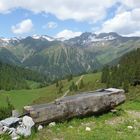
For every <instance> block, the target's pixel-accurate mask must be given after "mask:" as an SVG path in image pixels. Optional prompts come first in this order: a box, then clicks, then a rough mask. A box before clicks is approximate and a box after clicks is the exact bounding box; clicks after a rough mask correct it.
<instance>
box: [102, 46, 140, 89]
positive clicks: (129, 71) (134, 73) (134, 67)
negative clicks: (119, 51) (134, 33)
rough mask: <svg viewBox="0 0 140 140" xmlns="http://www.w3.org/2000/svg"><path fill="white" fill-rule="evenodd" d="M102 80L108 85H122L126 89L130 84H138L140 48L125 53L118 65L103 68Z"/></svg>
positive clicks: (139, 79)
mask: <svg viewBox="0 0 140 140" xmlns="http://www.w3.org/2000/svg"><path fill="white" fill-rule="evenodd" d="M102 82H105V83H107V86H108V87H110V86H111V87H116V88H119V87H123V88H124V89H126V88H127V89H126V90H127V91H128V88H129V86H130V84H131V85H135V86H136V85H137V84H140V49H136V50H134V51H132V52H129V53H127V54H125V55H124V56H123V57H122V58H121V59H120V61H119V62H118V65H116V66H113V67H111V68H109V67H107V66H106V67H105V68H104V69H103V75H102Z"/></svg>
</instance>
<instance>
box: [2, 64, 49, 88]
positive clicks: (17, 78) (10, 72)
mask: <svg viewBox="0 0 140 140" xmlns="http://www.w3.org/2000/svg"><path fill="white" fill-rule="evenodd" d="M45 82H47V78H46V77H45V76H44V75H41V74H39V73H37V72H34V71H31V70H28V69H25V68H21V67H18V66H14V65H10V64H6V63H2V62H0V90H13V89H29V88H30V85H31V84H33V83H45Z"/></svg>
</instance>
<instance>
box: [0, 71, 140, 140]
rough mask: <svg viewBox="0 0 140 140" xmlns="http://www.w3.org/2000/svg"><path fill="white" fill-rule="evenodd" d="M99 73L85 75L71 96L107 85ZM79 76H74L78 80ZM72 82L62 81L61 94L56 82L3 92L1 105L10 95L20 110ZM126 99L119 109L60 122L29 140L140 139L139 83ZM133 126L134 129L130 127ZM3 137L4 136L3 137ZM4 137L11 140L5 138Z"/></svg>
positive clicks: (46, 99) (50, 98) (48, 98)
mask: <svg viewBox="0 0 140 140" xmlns="http://www.w3.org/2000/svg"><path fill="white" fill-rule="evenodd" d="M100 76H101V74H100V73H91V74H86V75H84V77H83V83H84V84H83V87H82V88H81V89H78V91H77V92H69V94H68V95H73V94H76V93H80V92H82V91H91V90H96V89H99V88H105V85H104V84H102V83H101V82H100ZM79 78H80V77H75V78H73V80H72V81H74V82H76V81H77V80H78V79H79ZM72 81H70V82H68V81H67V80H63V81H62V83H63V86H64V88H63V93H61V94H58V93H57V88H56V85H55V84H54V85H51V86H48V87H45V88H40V89H31V90H19V91H18V90H13V91H8V92H7V91H1V93H0V101H1V102H0V106H3V105H5V100H6V97H9V98H10V100H11V102H12V104H13V105H14V106H15V108H17V109H19V110H21V109H22V107H23V106H24V105H28V104H33V103H46V102H50V101H53V100H54V99H56V98H57V97H60V96H62V95H63V94H64V92H65V91H67V89H68V88H69V86H70V84H71V83H72ZM126 96H127V100H126V102H125V103H124V104H122V105H120V106H118V107H117V108H116V110H117V112H115V113H112V112H108V113H106V114H103V115H101V116H91V117H86V118H74V119H72V120H70V121H65V122H62V123H57V124H56V125H55V126H53V127H50V126H45V128H44V129H43V130H41V131H40V132H37V133H35V132H33V134H32V136H31V137H29V138H26V139H27V140H139V139H140V133H139V132H140V86H136V87H130V90H129V93H127V94H126ZM130 126H131V128H129V127H130ZM86 127H89V128H90V131H86ZM0 138H1V136H0ZM4 138H5V139H3V140H8V137H4Z"/></svg>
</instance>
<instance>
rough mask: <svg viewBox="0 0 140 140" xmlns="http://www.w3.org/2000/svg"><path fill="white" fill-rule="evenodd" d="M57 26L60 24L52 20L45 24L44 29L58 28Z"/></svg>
mask: <svg viewBox="0 0 140 140" xmlns="http://www.w3.org/2000/svg"><path fill="white" fill-rule="evenodd" d="M57 26H58V25H57V23H56V22H53V21H50V22H48V23H47V24H46V25H44V26H43V28H44V29H55V28H57Z"/></svg>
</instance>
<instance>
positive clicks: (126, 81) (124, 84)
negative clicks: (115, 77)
mask: <svg viewBox="0 0 140 140" xmlns="http://www.w3.org/2000/svg"><path fill="white" fill-rule="evenodd" d="M123 89H124V91H125V93H127V92H129V82H128V80H125V81H124V83H123Z"/></svg>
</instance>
